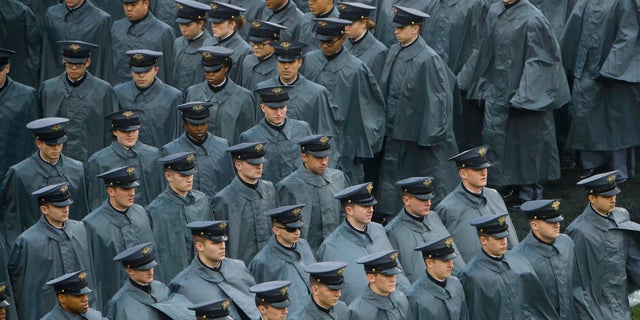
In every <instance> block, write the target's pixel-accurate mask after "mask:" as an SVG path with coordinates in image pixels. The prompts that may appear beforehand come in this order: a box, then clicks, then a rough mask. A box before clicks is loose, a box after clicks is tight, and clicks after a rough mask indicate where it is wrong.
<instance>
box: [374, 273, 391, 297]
mask: <svg viewBox="0 0 640 320" xmlns="http://www.w3.org/2000/svg"><path fill="white" fill-rule="evenodd" d="M367 279H369V286H370V288H371V291H373V292H375V293H377V294H379V295H381V296H383V297H387V296H389V295H390V294H392V293H394V292H395V291H396V279H397V275H395V274H394V275H392V276H387V275H384V274H381V273H373V274H368V275H367Z"/></svg>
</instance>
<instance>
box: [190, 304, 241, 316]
mask: <svg viewBox="0 0 640 320" xmlns="http://www.w3.org/2000/svg"><path fill="white" fill-rule="evenodd" d="M230 304H231V299H219V300H214V301H207V302H203V303H198V304H194V305H193V306H191V307H189V309H190V310H193V311H195V312H196V320H233V318H231V317H230V316H229V305H230Z"/></svg>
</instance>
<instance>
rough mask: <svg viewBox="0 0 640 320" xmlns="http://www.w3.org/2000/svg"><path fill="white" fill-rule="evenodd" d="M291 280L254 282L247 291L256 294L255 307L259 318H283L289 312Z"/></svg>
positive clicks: (278, 319) (268, 319) (272, 319)
mask: <svg viewBox="0 0 640 320" xmlns="http://www.w3.org/2000/svg"><path fill="white" fill-rule="evenodd" d="M290 286H291V281H269V282H263V283H259V284H256V285H255V286H253V287H251V288H249V291H251V292H253V293H255V294H256V307H258V311H260V316H261V317H260V319H261V320H284V319H286V318H287V314H288V313H289V307H290V306H291V301H290V300H289V288H290Z"/></svg>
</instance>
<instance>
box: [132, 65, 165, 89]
mask: <svg viewBox="0 0 640 320" xmlns="http://www.w3.org/2000/svg"><path fill="white" fill-rule="evenodd" d="M158 71H160V68H159V67H158V66H155V67H153V68H151V69H150V70H149V71H147V72H133V71H131V77H132V78H133V81H135V83H136V86H137V87H138V88H141V89H144V88H147V87H149V86H150V85H152V84H153V80H154V79H155V78H156V75H157V74H158Z"/></svg>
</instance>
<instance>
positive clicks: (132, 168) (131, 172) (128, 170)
mask: <svg viewBox="0 0 640 320" xmlns="http://www.w3.org/2000/svg"><path fill="white" fill-rule="evenodd" d="M134 172H136V168H135V167H129V168H127V174H128V175H130V176H132V175H133V173H134Z"/></svg>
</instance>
